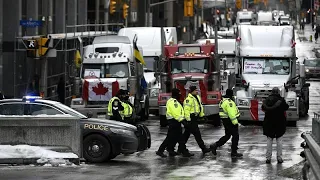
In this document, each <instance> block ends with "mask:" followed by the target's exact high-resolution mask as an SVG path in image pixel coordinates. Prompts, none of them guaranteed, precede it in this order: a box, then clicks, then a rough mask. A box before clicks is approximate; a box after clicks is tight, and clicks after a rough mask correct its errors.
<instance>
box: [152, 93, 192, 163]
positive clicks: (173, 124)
mask: <svg viewBox="0 0 320 180" xmlns="http://www.w3.org/2000/svg"><path fill="white" fill-rule="evenodd" d="M179 99H180V91H179V89H175V88H174V89H172V97H171V98H170V99H169V100H168V101H167V104H166V112H167V114H166V116H167V120H168V124H169V128H168V133H167V137H166V138H165V140H164V141H163V142H162V144H161V145H160V147H159V149H158V151H157V152H156V154H157V155H158V156H161V157H167V156H166V155H165V154H163V152H164V150H165V149H167V151H168V152H169V156H176V155H177V153H176V152H175V151H174V147H175V145H176V144H177V142H179V146H180V147H181V153H182V155H183V156H184V157H190V156H192V154H190V153H189V152H188V150H187V149H186V147H185V143H184V141H183V139H182V128H181V123H182V122H184V121H185V117H184V110H183V106H182V105H181V104H180V102H179V101H178V100H179Z"/></svg>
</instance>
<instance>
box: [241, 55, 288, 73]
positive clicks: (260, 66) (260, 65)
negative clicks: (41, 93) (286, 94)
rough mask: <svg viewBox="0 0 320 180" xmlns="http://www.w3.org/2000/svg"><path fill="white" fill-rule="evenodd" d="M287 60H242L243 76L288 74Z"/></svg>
mask: <svg viewBox="0 0 320 180" xmlns="http://www.w3.org/2000/svg"><path fill="white" fill-rule="evenodd" d="M289 62H290V61H289V59H280V58H244V61H243V74H283V75H288V74H289V73H290V64H289Z"/></svg>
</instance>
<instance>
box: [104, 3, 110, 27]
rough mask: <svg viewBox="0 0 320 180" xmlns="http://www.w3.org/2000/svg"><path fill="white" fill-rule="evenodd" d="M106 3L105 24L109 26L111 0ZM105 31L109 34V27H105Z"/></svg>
mask: <svg viewBox="0 0 320 180" xmlns="http://www.w3.org/2000/svg"><path fill="white" fill-rule="evenodd" d="M105 1H106V2H105V3H104V10H105V11H104V23H105V24H108V22H109V5H110V0H105ZM105 31H107V33H108V25H106V26H105Z"/></svg>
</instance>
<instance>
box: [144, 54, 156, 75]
mask: <svg viewBox="0 0 320 180" xmlns="http://www.w3.org/2000/svg"><path fill="white" fill-rule="evenodd" d="M154 58H155V56H144V57H143V59H144V62H146V67H145V69H144V71H145V72H148V71H149V72H154V69H153V62H154V61H155V60H154Z"/></svg>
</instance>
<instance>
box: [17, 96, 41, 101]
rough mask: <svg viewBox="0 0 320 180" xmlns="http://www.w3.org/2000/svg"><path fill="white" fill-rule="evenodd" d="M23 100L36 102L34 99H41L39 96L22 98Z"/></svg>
mask: <svg viewBox="0 0 320 180" xmlns="http://www.w3.org/2000/svg"><path fill="white" fill-rule="evenodd" d="M22 99H23V100H36V99H42V97H41V96H23V97H22Z"/></svg>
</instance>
